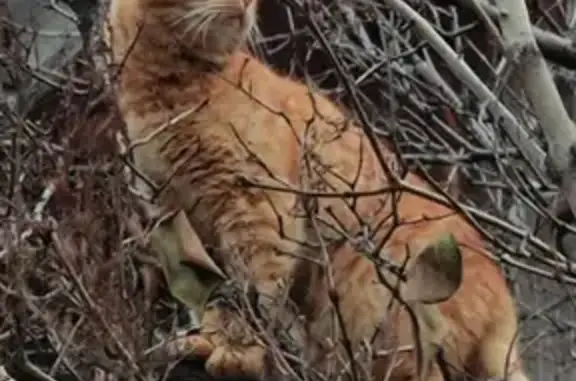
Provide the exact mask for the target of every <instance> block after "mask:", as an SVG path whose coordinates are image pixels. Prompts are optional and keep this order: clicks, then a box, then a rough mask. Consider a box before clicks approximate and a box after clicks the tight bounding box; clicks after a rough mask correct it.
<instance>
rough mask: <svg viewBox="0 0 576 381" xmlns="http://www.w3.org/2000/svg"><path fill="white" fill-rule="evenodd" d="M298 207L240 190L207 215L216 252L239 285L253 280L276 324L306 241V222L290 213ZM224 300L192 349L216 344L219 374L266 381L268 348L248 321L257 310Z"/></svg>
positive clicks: (259, 301)
mask: <svg viewBox="0 0 576 381" xmlns="http://www.w3.org/2000/svg"><path fill="white" fill-rule="evenodd" d="M213 205H214V204H213ZM292 205H293V198H292V197H290V198H289V196H288V195H285V196H283V195H262V194H254V193H251V194H245V195H243V197H238V192H236V198H234V199H231V198H230V201H229V202H227V203H225V204H220V206H219V210H218V211H216V212H215V211H214V210H212V212H213V213H207V214H212V216H214V217H215V218H214V221H215V225H214V231H215V233H216V234H215V236H216V242H217V245H216V246H217V248H216V251H217V255H218V256H220V258H221V259H222V262H224V263H225V268H226V269H227V272H228V274H229V275H230V277H231V278H233V281H234V283H235V284H236V285H237V286H239V287H243V285H244V281H247V282H246V283H248V284H250V285H251V286H253V287H254V288H255V290H256V295H257V298H256V303H255V304H256V305H255V306H254V307H256V308H257V309H258V312H260V313H261V314H262V315H263V316H266V317H268V318H270V319H272V320H274V319H282V318H283V317H284V316H285V314H282V313H279V312H281V311H282V309H283V307H284V302H285V301H286V297H287V294H288V288H289V287H290V281H291V276H292V275H293V272H294V269H295V267H296V265H297V263H298V258H300V256H299V254H301V253H299V252H300V251H301V247H300V245H299V244H298V243H296V242H298V241H300V242H302V240H303V233H302V232H303V231H304V230H303V229H302V225H303V221H301V220H300V219H297V218H295V217H293V216H291V215H290V212H289V210H290V207H291V206H292ZM206 212H208V210H206ZM219 299H220V300H218V299H216V300H212V301H211V302H210V303H209V305H208V306H207V307H206V311H205V313H204V316H203V318H202V329H201V332H200V335H199V337H191V338H190V340H191V341H190V344H191V346H192V350H193V351H194V347H196V349H198V352H204V350H203V349H199V348H200V347H202V346H204V348H205V347H206V344H207V343H209V345H211V346H212V351H211V354H210V356H209V358H208V359H207V362H206V369H207V371H208V372H209V373H210V374H212V375H214V376H240V375H244V376H246V375H247V376H252V377H255V378H261V377H263V375H264V374H265V373H266V372H265V368H266V350H265V348H264V346H263V344H262V342H261V341H260V340H258V339H257V335H256V334H255V330H254V327H250V324H249V323H248V322H247V321H246V319H245V316H246V315H251V316H253V312H249V311H241V310H239V309H238V308H231V306H230V303H227V301H226V300H223V299H226V298H222V297H220V298H219Z"/></svg>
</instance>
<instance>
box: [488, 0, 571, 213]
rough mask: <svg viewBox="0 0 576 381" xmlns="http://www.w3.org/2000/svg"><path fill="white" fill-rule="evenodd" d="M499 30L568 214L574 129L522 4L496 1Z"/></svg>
mask: <svg viewBox="0 0 576 381" xmlns="http://www.w3.org/2000/svg"><path fill="white" fill-rule="evenodd" d="M498 6H499V9H501V10H502V12H500V26H501V29H502V34H503V37H504V43H505V50H506V54H507V56H508V57H509V58H511V59H512V60H513V62H514V61H515V64H517V65H518V69H519V70H518V75H519V76H520V78H521V80H522V83H523V85H524V90H525V91H526V96H527V98H528V100H529V101H530V103H531V104H532V107H533V108H534V113H535V114H536V116H537V117H538V119H539V121H540V124H541V126H542V129H543V131H544V134H545V136H546V140H547V141H548V146H549V155H550V158H551V159H552V163H553V165H554V166H555V168H556V170H557V171H558V172H559V173H560V174H561V175H562V188H563V190H564V192H565V195H566V199H567V200H568V203H569V204H570V207H571V209H572V211H573V212H574V211H576V170H575V167H574V165H573V162H574V155H573V154H572V151H573V147H576V145H575V144H574V143H576V127H575V126H574V123H573V122H572V120H571V119H570V117H569V115H568V113H567V111H566V109H565V108H564V105H563V103H562V99H561V97H560V94H559V93H558V89H557V88H556V85H555V84H554V80H553V77H552V73H551V72H550V70H549V69H548V66H547V64H546V61H545V60H544V57H543V56H542V53H541V51H540V49H539V48H538V45H537V43H536V39H535V37H534V33H533V31H532V25H531V23H530V18H529V15H528V10H527V9H526V5H525V3H524V0H499V1H498Z"/></svg>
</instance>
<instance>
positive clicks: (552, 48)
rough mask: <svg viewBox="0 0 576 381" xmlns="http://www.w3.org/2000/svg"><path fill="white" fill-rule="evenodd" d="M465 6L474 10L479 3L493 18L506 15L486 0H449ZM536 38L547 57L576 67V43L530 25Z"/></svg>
mask: <svg viewBox="0 0 576 381" xmlns="http://www.w3.org/2000/svg"><path fill="white" fill-rule="evenodd" d="M449 1H450V2H451V3H454V4H457V5H459V6H461V7H463V8H468V9H472V10H474V8H475V6H474V3H477V4H478V5H479V6H480V7H481V8H482V9H483V10H484V12H486V14H487V15H489V16H490V17H491V18H493V19H495V20H499V19H500V17H501V16H504V17H505V15H506V12H505V11H504V10H503V9H498V8H496V7H495V6H493V5H491V4H490V3H489V2H488V1H486V0H449ZM530 28H531V30H532V33H533V35H534V38H535V39H536V42H537V44H538V47H539V48H540V51H541V52H542V54H543V55H544V57H546V59H548V60H550V61H553V62H555V63H557V64H558V65H561V66H564V67H567V68H569V69H576V45H575V44H574V42H573V41H572V40H571V39H569V38H566V37H562V36H558V35H557V34H554V33H552V32H549V31H546V30H543V29H540V28H538V27H537V26H533V25H530Z"/></svg>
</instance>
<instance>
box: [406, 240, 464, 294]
mask: <svg viewBox="0 0 576 381" xmlns="http://www.w3.org/2000/svg"><path fill="white" fill-rule="evenodd" d="M462 272H463V269H462V253H461V252H460V248H459V247H458V243H457V242H456V239H455V238H454V236H453V235H452V234H446V235H444V236H442V237H440V239H438V240H437V241H436V242H433V243H430V244H428V246H426V247H425V248H424V249H423V250H422V251H421V252H420V253H419V254H418V256H417V257H416V259H415V260H414V263H413V264H412V266H410V268H409V270H408V272H407V274H406V276H407V279H406V283H405V284H404V287H402V298H403V299H404V300H405V301H406V302H420V303H425V304H432V303H440V302H443V301H445V300H447V299H449V298H450V297H451V296H452V295H453V294H454V293H455V292H456V291H457V290H458V288H459V287H460V284H461V283H462Z"/></svg>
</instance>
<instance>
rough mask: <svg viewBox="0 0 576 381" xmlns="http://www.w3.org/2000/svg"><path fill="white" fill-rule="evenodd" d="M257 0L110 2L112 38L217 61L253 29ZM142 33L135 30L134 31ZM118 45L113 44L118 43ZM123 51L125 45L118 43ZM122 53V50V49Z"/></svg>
mask: <svg viewBox="0 0 576 381" xmlns="http://www.w3.org/2000/svg"><path fill="white" fill-rule="evenodd" d="M256 3H257V0H112V2H111V8H110V10H111V12H110V16H111V17H110V24H111V26H112V27H113V28H119V29H122V31H121V32H117V31H116V30H114V35H115V38H117V37H118V36H117V35H118V34H120V35H121V38H122V39H124V40H127V37H129V38H132V39H133V38H138V37H137V36H140V37H141V38H146V39H148V40H150V41H152V40H154V45H155V48H159V47H162V46H163V45H165V46H166V48H167V49H174V47H175V46H179V48H180V49H182V50H183V51H184V52H188V53H190V54H193V55H196V56H199V57H201V58H205V59H208V60H213V61H219V60H222V59H226V58H227V56H228V55H229V54H231V53H233V52H234V51H236V50H237V49H239V48H240V47H241V46H242V45H243V44H244V43H245V42H246V39H247V38H248V36H249V34H250V32H251V31H252V30H253V27H254V24H255V18H256V5H257V4H256ZM140 27H141V28H146V29H147V31H146V30H144V29H143V30H141V31H137V28H140ZM118 43H119V42H114V44H118ZM122 45H124V48H127V46H128V43H127V42H124V43H122ZM123 50H124V49H123Z"/></svg>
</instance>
